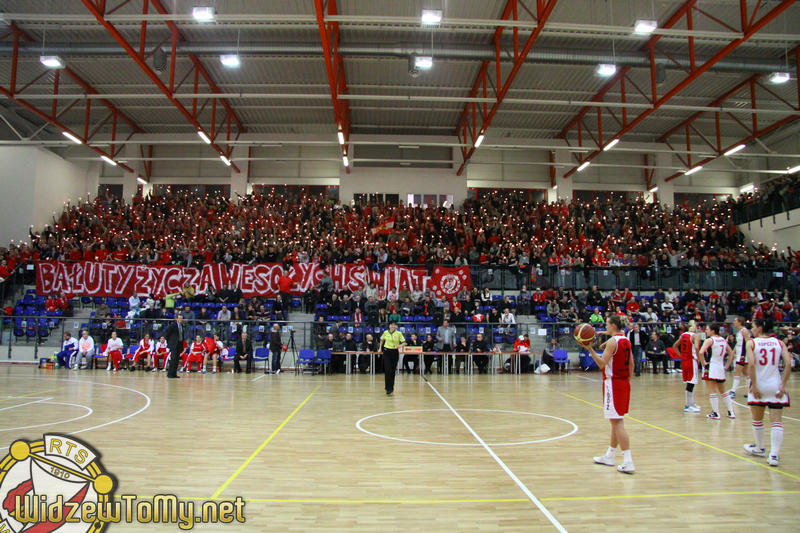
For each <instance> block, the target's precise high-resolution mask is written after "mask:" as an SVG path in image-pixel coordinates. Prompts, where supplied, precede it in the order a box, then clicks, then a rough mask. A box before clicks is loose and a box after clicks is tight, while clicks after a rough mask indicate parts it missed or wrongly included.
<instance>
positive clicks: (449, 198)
mask: <svg viewBox="0 0 800 533" xmlns="http://www.w3.org/2000/svg"><path fill="white" fill-rule="evenodd" d="M445 202H447V207H450V206H451V205H453V195H452V194H409V195H408V205H409V206H413V207H442V206H443V205H445Z"/></svg>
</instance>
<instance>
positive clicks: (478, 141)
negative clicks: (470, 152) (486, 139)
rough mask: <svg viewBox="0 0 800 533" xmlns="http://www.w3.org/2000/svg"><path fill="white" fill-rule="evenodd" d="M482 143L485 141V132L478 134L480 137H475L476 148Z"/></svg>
mask: <svg viewBox="0 0 800 533" xmlns="http://www.w3.org/2000/svg"><path fill="white" fill-rule="evenodd" d="M481 143H483V133H481V134H480V135H478V138H477V139H475V148H478V147H479V146H480V145H481Z"/></svg>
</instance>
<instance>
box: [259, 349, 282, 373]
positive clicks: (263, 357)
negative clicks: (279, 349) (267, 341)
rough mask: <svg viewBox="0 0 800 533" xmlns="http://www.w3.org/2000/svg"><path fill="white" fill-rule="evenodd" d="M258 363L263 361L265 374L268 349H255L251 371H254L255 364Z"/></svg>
mask: <svg viewBox="0 0 800 533" xmlns="http://www.w3.org/2000/svg"><path fill="white" fill-rule="evenodd" d="M279 357H280V355H279ZM259 361H264V373H265V374H266V373H267V371H268V370H269V348H256V351H255V352H254V353H253V369H255V366H256V365H255V363H257V362H259Z"/></svg>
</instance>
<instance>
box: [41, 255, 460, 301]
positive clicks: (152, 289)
mask: <svg viewBox="0 0 800 533" xmlns="http://www.w3.org/2000/svg"><path fill="white" fill-rule="evenodd" d="M282 272H283V266H282V265H281V264H279V263H268V264H263V263H262V264H256V265H244V264H239V263H235V264H232V265H230V266H229V267H226V265H224V264H221V263H213V264H208V265H204V266H203V268H202V269H199V270H198V269H196V268H185V267H181V266H176V265H171V266H149V265H136V264H126V263H100V262H94V261H81V262H77V263H68V262H62V261H40V262H38V263H37V264H36V290H37V292H38V293H39V294H53V293H61V292H65V293H69V294H74V295H78V296H115V297H125V298H127V297H129V296H131V295H134V294H135V295H138V296H147V295H150V294H153V295H155V296H156V297H159V298H160V297H163V296H164V295H165V294H174V293H177V292H180V291H181V290H182V289H183V287H184V286H186V285H189V286H191V287H193V288H194V289H195V293H196V294H205V293H207V292H208V291H209V289H213V290H215V291H218V290H220V289H223V288H228V287H230V286H231V285H233V286H234V287H237V288H239V289H240V290H241V291H242V294H244V296H246V297H251V296H255V295H266V296H274V295H275V294H277V293H278V278H280V276H281V275H282ZM325 272H327V273H329V274H330V276H331V279H332V280H333V284H334V288H335V289H336V290H342V289H349V290H358V289H362V288H363V287H364V285H365V283H366V282H367V281H369V283H370V285H372V286H374V287H376V288H378V289H381V290H382V291H383V292H384V293H385V292H387V291H389V290H393V289H400V288H404V287H408V288H410V289H419V290H425V289H426V288H427V287H428V286H429V285H430V278H429V277H428V275H427V271H426V270H425V269H424V268H412V267H406V266H395V265H391V266H387V267H386V268H385V269H384V270H383V271H382V272H376V271H373V270H370V269H369V268H368V267H367V266H366V265H364V264H346V265H342V264H339V265H330V266H326V267H324V268H323V267H321V266H320V265H319V264H317V263H301V264H297V265H294V266H292V267H291V268H290V270H289V273H288V275H289V277H291V278H292V279H293V280H294V283H293V285H292V293H293V294H302V293H304V292H306V291H308V290H311V289H313V288H314V287H316V286H317V285H318V284H319V282H320V281H321V280H322V277H323V276H324V274H325ZM463 278H466V279H462V285H463V286H466V287H468V288H470V286H471V284H470V283H469V269H467V270H466V274H465V275H463Z"/></svg>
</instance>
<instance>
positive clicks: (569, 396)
mask: <svg viewBox="0 0 800 533" xmlns="http://www.w3.org/2000/svg"><path fill="white" fill-rule="evenodd" d="M559 394H561V395H563V396H566V397H567V398H572V399H573V400H577V401H579V402H583V403H585V404H587V405H591V406H593V407H597V408H598V409H602V408H603V407H602V406H601V405H597V404H596V403H592V402H589V401H586V400H584V399H583V398H578V397H577V396H573V395H571V394H567V393H566V392H560V393H559ZM625 418H626V419H629V420H633V421H634V422H638V423H640V424H642V425H644V426H647V427H650V428H653V429H657V430H659V431H663V432H664V433H667V434H669V435H673V436H675V437H679V438H681V439H685V440H688V441H689V442H694V443H695V444H699V445H700V446H705V447H706V448H711V449H712V450H714V451H717V452H720V453H724V454H725V455H730V456H731V457H735V458H736V459H739V460H740V461H747V462H748V463H752V464H754V465H756V466H759V467H761V468H766V469H767V470H769V471H770V472H775V473H777V474H782V475H784V476H786V477H790V478H792V479H794V480H795V481H800V476H797V475H795V474H790V473H789V472H784V471H783V470H779V469H777V468H775V467H773V466H768V465H766V464H764V463H759V462H757V461H753V460H752V459H748V458H747V457H743V456H741V455H738V454H735V453H733V452H729V451H728V450H723V449H722V448H718V447H716V446H714V445H713V444H709V443H707V442H703V441H701V440H697V439H695V438H692V437H689V436H686V435H683V434H681V433H678V432H676V431H672V430H669V429H666V428H662V427H661V426H657V425H655V424H651V423H650V422H645V421H644V420H639V419H638V418H633V417H632V416H630V415H628V416H626V417H625Z"/></svg>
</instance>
